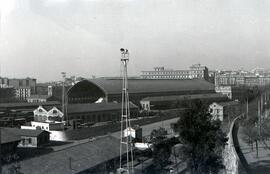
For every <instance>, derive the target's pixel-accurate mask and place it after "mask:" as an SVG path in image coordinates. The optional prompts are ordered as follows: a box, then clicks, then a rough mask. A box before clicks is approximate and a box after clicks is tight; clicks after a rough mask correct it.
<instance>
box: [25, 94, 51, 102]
mask: <svg viewBox="0 0 270 174" xmlns="http://www.w3.org/2000/svg"><path fill="white" fill-rule="evenodd" d="M48 98H49V96H48V95H31V96H30V97H27V98H26V100H27V102H28V103H43V102H47V100H48Z"/></svg>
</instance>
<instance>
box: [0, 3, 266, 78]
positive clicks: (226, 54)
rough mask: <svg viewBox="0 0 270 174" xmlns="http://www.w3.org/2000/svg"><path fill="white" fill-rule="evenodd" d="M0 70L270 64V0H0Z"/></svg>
mask: <svg viewBox="0 0 270 174" xmlns="http://www.w3.org/2000/svg"><path fill="white" fill-rule="evenodd" d="M0 10H1V24H0V27H1V28H0V68H1V72H0V76H6V77H10V78H24V77H27V76H28V77H34V78H37V79H38V82H46V81H52V80H59V79H61V72H62V71H65V72H67V76H71V75H75V76H82V77H92V75H95V76H98V77H99V76H119V75H120V65H121V62H120V51H119V49H120V48H121V47H124V48H127V49H129V50H130V62H129V74H130V76H133V75H139V74H140V71H142V70H151V69H152V68H153V67H155V66H165V67H166V68H171V69H188V67H189V66H190V65H192V64H196V63H201V64H203V65H206V66H207V67H208V68H209V69H241V68H243V69H245V70H250V69H252V68H255V67H262V68H266V69H268V68H270V49H269V48H270V1H268V0H261V1H255V0H204V1H202V0H113V1H112V0H0Z"/></svg>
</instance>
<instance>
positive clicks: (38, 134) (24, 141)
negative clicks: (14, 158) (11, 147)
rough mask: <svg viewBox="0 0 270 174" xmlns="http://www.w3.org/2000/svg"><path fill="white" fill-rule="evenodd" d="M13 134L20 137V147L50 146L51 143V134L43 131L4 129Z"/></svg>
mask: <svg viewBox="0 0 270 174" xmlns="http://www.w3.org/2000/svg"><path fill="white" fill-rule="evenodd" d="M3 129H5V130H8V131H9V132H11V133H12V134H14V135H16V136H19V137H20V138H21V141H20V142H19V144H18V147H40V146H42V145H45V144H48V143H49V141H50V133H49V132H47V131H42V130H30V129H18V128H3Z"/></svg>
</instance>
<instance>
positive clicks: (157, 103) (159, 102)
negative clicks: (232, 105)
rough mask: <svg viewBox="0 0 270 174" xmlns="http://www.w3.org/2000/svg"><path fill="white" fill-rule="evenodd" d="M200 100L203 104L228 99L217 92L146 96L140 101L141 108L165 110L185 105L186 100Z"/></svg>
mask: <svg viewBox="0 0 270 174" xmlns="http://www.w3.org/2000/svg"><path fill="white" fill-rule="evenodd" d="M195 100H201V101H202V102H203V103H204V104H210V103H212V102H221V101H228V100H229V98H228V97H227V96H225V95H222V94H218V93H209V94H193V95H179V96H159V97H146V98H143V99H142V100H141V101H140V104H141V108H142V110H146V111H150V110H166V109H175V108H180V107H183V108H184V107H186V105H187V104H188V102H193V101H195Z"/></svg>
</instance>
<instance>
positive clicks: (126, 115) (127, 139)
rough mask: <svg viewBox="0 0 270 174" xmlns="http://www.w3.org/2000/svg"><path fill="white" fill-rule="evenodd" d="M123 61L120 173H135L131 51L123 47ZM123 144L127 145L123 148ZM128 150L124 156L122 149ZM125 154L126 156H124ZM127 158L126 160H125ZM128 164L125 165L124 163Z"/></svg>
mask: <svg viewBox="0 0 270 174" xmlns="http://www.w3.org/2000/svg"><path fill="white" fill-rule="evenodd" d="M120 51H121V62H122V67H123V69H122V87H123V88H122V110H121V113H122V114H121V137H120V168H119V169H118V173H127V174H129V173H133V152H132V134H133V133H132V128H131V124H130V110H129V96H128V76H127V63H128V61H129V52H128V50H127V49H124V48H121V49H120ZM123 146H125V147H124V148H123ZM124 150H126V152H125V155H123V156H122V151H124ZM124 156H125V158H124ZM124 160H125V161H124ZM123 162H124V163H125V164H126V165H123V164H122V163H123Z"/></svg>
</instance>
